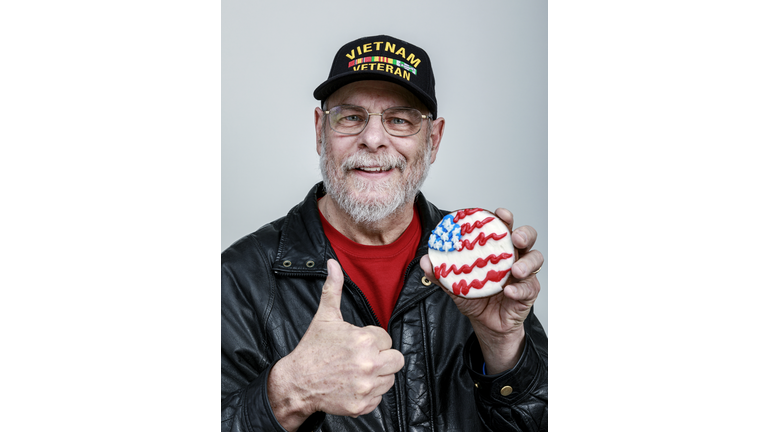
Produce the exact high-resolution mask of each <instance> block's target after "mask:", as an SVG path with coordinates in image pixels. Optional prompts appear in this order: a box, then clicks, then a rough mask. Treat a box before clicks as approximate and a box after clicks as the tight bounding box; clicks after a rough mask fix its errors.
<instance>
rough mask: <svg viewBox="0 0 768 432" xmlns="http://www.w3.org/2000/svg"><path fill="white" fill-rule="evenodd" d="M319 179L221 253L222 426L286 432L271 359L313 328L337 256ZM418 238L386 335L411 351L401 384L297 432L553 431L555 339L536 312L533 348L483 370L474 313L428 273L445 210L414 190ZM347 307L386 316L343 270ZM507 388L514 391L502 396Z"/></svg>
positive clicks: (361, 316)
mask: <svg viewBox="0 0 768 432" xmlns="http://www.w3.org/2000/svg"><path fill="white" fill-rule="evenodd" d="M323 194H324V189H323V186H322V183H319V184H317V185H316V186H315V187H314V188H313V189H312V190H311V191H310V192H309V194H308V195H307V197H306V199H305V200H304V202H302V203H301V204H299V205H298V206H296V207H294V208H293V209H292V210H291V211H290V212H289V213H288V214H287V215H286V216H285V217H283V218H281V219H278V220H276V221H274V222H272V223H270V224H268V225H265V226H264V227H262V228H261V229H259V230H258V231H256V232H254V233H252V234H250V235H248V236H246V237H244V238H242V239H240V240H239V241H237V242H236V243H234V244H233V245H232V246H230V247H229V248H228V249H227V250H226V251H224V252H223V253H222V255H221V265H222V269H221V429H222V431H273V430H276V431H281V430H284V429H283V428H282V427H280V425H279V424H278V423H277V421H276V419H275V417H274V414H273V413H272V410H271V408H270V405H269V400H268V398H267V376H268V375H269V371H270V369H271V367H272V365H273V364H274V363H275V362H277V361H278V360H279V359H280V358H282V357H283V356H285V355H287V354H288V353H290V352H291V351H292V350H293V349H294V348H295V347H296V345H297V344H298V343H299V340H300V339H301V337H302V335H303V334H304V332H305V331H306V329H307V328H308V327H309V323H310V322H311V321H312V318H313V317H314V314H315V312H316V311H317V307H318V304H319V302H320V294H321V291H322V286H323V283H324V282H325V278H326V276H327V270H326V262H327V260H328V259H329V258H334V259H336V256H335V254H334V251H333V249H332V248H331V246H330V244H329V242H328V240H327V239H326V237H325V235H324V233H323V229H322V225H321V223H320V219H319V215H318V209H317V200H318V199H319V198H320V197H321V196H322V195H323ZM417 205H418V209H419V214H420V216H421V223H422V239H421V245H420V247H419V249H418V252H417V253H416V257H415V258H414V259H413V261H412V262H411V263H410V265H409V266H408V269H407V272H406V277H405V281H404V285H403V289H402V293H401V294H400V298H399V299H398V301H397V305H396V306H395V310H394V312H393V313H392V318H391V320H390V322H389V326H388V329H389V330H388V332H389V334H390V336H391V337H392V348H394V349H397V350H399V351H400V352H401V353H402V354H403V356H404V357H405V366H404V367H403V369H402V370H400V371H399V372H398V373H397V374H396V377H395V384H394V385H393V386H392V388H391V389H390V390H389V391H388V392H387V393H386V394H385V395H384V397H383V399H382V401H381V403H380V404H379V406H378V407H377V408H376V409H375V410H374V411H373V412H371V413H370V414H366V415H362V416H359V417H358V418H356V419H355V418H351V417H339V416H333V415H326V414H325V413H320V412H318V413H315V414H314V415H312V416H311V417H310V418H309V419H308V420H307V421H306V422H305V423H304V425H302V428H301V429H300V430H317V429H320V430H323V431H482V430H493V431H545V430H547V337H546V335H545V333H544V330H543V328H542V326H541V324H540V323H539V320H538V319H537V318H536V317H535V316H534V314H533V313H531V314H529V316H528V319H527V320H526V322H525V332H526V341H525V348H524V351H523V354H522V357H521V358H520V361H519V362H518V364H517V365H516V366H515V367H514V368H513V369H512V370H509V371H507V372H505V373H502V374H499V375H494V376H484V375H483V374H482V367H483V360H482V353H481V351H480V347H479V346H478V342H477V338H476V337H475V335H474V333H473V331H472V326H471V325H470V323H469V320H468V319H467V318H466V317H464V316H463V315H462V314H461V313H460V312H459V311H458V309H457V308H456V306H455V304H454V302H453V300H451V298H450V297H449V296H448V295H446V294H445V293H443V292H442V291H441V290H440V289H439V288H438V287H437V286H435V285H434V284H431V283H430V282H429V281H428V280H426V279H425V278H424V272H423V271H422V270H421V268H420V267H419V259H420V258H421V256H422V255H424V254H426V253H427V240H428V237H429V233H430V232H431V230H432V229H433V228H434V227H435V226H436V225H437V224H438V222H440V220H441V219H442V217H443V216H444V215H445V214H447V213H448V212H445V211H441V210H438V209H437V208H436V207H435V206H434V205H432V204H431V203H429V202H427V200H426V199H425V198H424V196H423V195H422V194H419V195H418V197H417ZM344 279H345V281H344V292H343V295H342V301H341V311H342V315H343V317H344V319H345V320H346V321H348V322H350V323H352V324H354V325H357V326H361V327H362V326H366V325H372V324H378V323H377V322H376V318H375V316H374V314H373V312H372V309H371V307H370V305H369V304H368V302H367V301H366V299H365V297H364V296H363V294H362V292H361V291H360V289H359V288H358V287H357V286H355V284H354V283H353V282H352V281H351V280H350V279H349V277H348V276H347V275H346V274H345V278H344ZM507 386H509V387H511V388H512V392H511V394H508V395H506V396H504V395H503V394H506V393H507V392H508V389H505V391H503V392H502V388H505V387H507Z"/></svg>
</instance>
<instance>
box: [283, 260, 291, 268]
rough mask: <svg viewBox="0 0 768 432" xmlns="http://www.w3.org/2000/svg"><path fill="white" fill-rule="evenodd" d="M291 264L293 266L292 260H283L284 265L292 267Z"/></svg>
mask: <svg viewBox="0 0 768 432" xmlns="http://www.w3.org/2000/svg"><path fill="white" fill-rule="evenodd" d="M290 266H291V262H290V261H288V260H285V261H283V267H290Z"/></svg>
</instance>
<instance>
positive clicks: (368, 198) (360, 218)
mask: <svg viewBox="0 0 768 432" xmlns="http://www.w3.org/2000/svg"><path fill="white" fill-rule="evenodd" d="M422 145H423V149H424V150H423V151H422V153H421V154H420V155H419V156H420V157H419V158H418V159H417V160H415V161H414V164H413V166H412V167H411V168H412V169H411V170H410V172H409V173H408V174H407V175H406V177H405V179H404V181H398V180H397V179H395V178H391V179H388V180H387V181H383V182H373V181H367V180H365V179H362V178H360V177H358V176H355V175H351V174H349V171H351V170H354V168H355V167H358V166H366V165H367V166H381V167H385V168H392V169H398V170H400V172H401V173H402V172H405V169H406V167H407V163H406V160H405V157H403V156H402V155H395V154H391V153H376V154H372V153H369V152H367V151H365V150H361V151H358V152H357V153H355V154H353V155H352V156H350V157H348V158H347V159H346V160H344V161H343V162H342V163H341V166H338V165H336V164H335V163H334V161H333V160H331V159H330V158H329V157H328V155H327V152H326V140H325V137H323V139H322V144H321V151H320V173H321V174H322V176H323V183H324V184H325V190H326V192H327V193H328V196H330V197H331V199H333V201H334V202H336V204H338V205H339V206H340V207H341V208H342V210H344V211H345V212H346V213H347V214H348V215H349V216H350V217H351V218H352V219H353V220H354V221H355V222H356V223H375V222H379V221H381V220H383V219H385V218H387V217H389V216H391V215H393V214H395V213H396V212H398V211H400V210H401V209H403V208H404V207H405V206H406V205H412V204H413V200H414V198H415V197H416V194H417V193H418V192H419V189H421V186H422V185H423V184H424V181H425V180H426V179H427V174H428V173H429V167H430V163H429V162H430V158H431V155H432V149H431V148H430V146H429V145H428V144H427V143H426V142H425V143H423V144H422Z"/></svg>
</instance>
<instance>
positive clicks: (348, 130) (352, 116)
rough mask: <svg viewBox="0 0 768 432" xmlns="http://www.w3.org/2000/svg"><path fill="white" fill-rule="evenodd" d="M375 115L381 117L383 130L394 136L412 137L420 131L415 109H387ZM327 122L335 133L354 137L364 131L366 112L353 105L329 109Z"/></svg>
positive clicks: (417, 113) (418, 113) (418, 118)
mask: <svg viewBox="0 0 768 432" xmlns="http://www.w3.org/2000/svg"><path fill="white" fill-rule="evenodd" d="M374 114H376V113H374ZM376 115H381V122H382V124H383V125H384V129H385V130H386V131H387V132H389V133H390V134H392V135H394V136H409V135H414V134H416V133H418V132H419V131H420V130H421V120H422V114H421V111H419V110H417V109H415V108H387V109H386V110H384V111H383V112H381V113H380V114H376ZM329 120H330V123H331V128H332V129H333V130H335V131H336V132H338V133H340V134H344V135H354V134H358V133H360V132H362V131H363V129H365V126H366V124H367V121H368V111H366V110H365V108H363V107H359V106H355V105H340V106H337V107H333V108H331V110H330V117H329Z"/></svg>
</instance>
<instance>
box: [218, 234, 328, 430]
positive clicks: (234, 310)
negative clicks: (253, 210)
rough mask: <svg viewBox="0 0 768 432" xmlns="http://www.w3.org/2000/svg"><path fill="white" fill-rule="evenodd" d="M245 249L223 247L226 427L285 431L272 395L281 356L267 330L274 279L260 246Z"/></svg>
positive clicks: (311, 425)
mask: <svg viewBox="0 0 768 432" xmlns="http://www.w3.org/2000/svg"><path fill="white" fill-rule="evenodd" d="M242 255H243V254H242V253H241V252H240V251H238V250H236V249H234V248H230V249H228V250H226V251H225V252H224V253H222V267H221V430H222V432H224V431H232V432H234V431H237V432H246V431H249V432H250V431H284V430H285V429H284V428H283V427H282V426H281V425H280V424H279V423H278V421H277V419H276V418H275V415H274V413H273V412H272V408H271V406H270V404H269V398H268V395H267V379H268V377H269V372H270V370H271V369H272V366H273V365H274V363H275V362H276V361H277V360H278V359H276V358H275V357H276V355H275V354H274V353H273V350H272V349H270V347H269V343H268V338H267V333H266V331H267V329H266V327H267V326H266V323H267V321H268V319H269V309H270V307H271V301H272V295H273V294H274V289H273V288H274V280H273V278H272V277H271V275H270V273H269V268H268V266H267V265H266V261H265V260H264V257H263V256H261V252H260V251H257V252H254V253H246V254H245V255H246V256H242ZM259 258H260V259H259ZM259 263H261V265H259ZM256 305H258V307H256ZM324 418H325V415H324V414H322V413H315V414H314V415H312V416H311V417H310V418H309V419H307V421H306V422H305V423H304V425H302V427H301V428H300V429H299V430H315V429H317V427H318V426H319V424H320V423H321V422H322V421H323V419H324Z"/></svg>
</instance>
